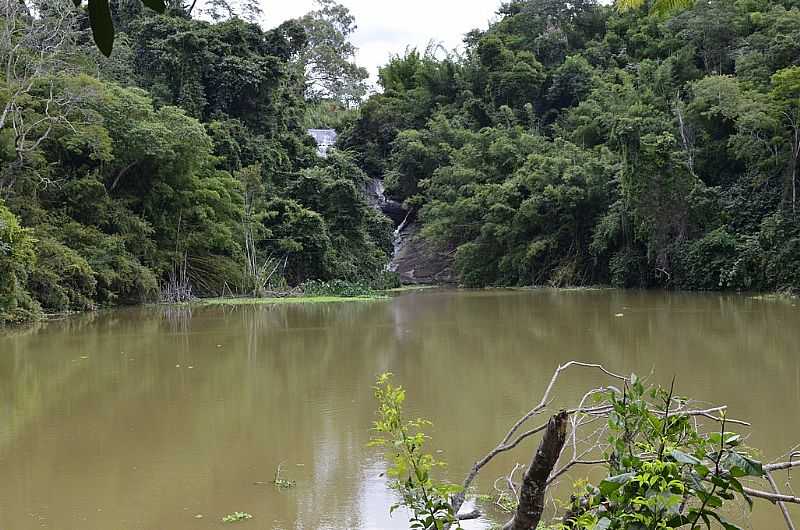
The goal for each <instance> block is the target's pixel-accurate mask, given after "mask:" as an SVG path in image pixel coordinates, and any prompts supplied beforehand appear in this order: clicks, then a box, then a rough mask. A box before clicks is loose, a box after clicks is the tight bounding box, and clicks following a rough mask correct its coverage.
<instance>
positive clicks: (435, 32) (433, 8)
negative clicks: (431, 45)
mask: <svg viewBox="0 0 800 530" xmlns="http://www.w3.org/2000/svg"><path fill="white" fill-rule="evenodd" d="M339 1H340V2H341V3H342V4H343V5H345V6H346V7H347V8H348V9H350V12H351V13H352V14H353V16H355V19H356V24H357V25H358V30H357V31H356V32H355V33H354V34H353V39H352V40H353V43H354V44H355V45H356V46H357V47H358V49H359V51H358V57H357V62H358V64H359V65H361V66H365V67H367V68H368V69H369V71H370V74H371V77H372V81H373V82H374V81H375V79H376V75H377V72H378V67H379V66H381V65H383V64H385V63H386V62H387V60H388V59H389V57H390V56H392V55H394V54H402V53H403V52H404V51H405V49H406V47H407V46H411V47H416V48H418V49H425V47H426V46H427V44H428V42H430V41H431V40H433V41H435V42H440V43H442V44H443V45H444V47H445V48H446V49H448V50H449V49H453V48H457V47H459V46H460V45H461V41H462V38H463V36H464V34H465V33H467V32H468V31H469V30H471V29H474V28H482V29H483V28H486V26H488V24H489V21H490V20H492V19H494V17H495V12H496V11H497V9H498V7H499V6H500V3H501V2H500V0H404V1H402V2H398V1H386V0H339ZM261 7H262V8H263V10H264V25H265V26H266V27H275V26H277V25H278V24H280V23H281V22H283V21H284V20H287V19H290V18H296V17H300V16H302V15H304V14H305V13H307V12H309V11H311V10H313V9H314V2H313V0H293V1H291V2H287V1H281V0H261Z"/></svg>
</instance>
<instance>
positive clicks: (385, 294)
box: [0, 284, 800, 331]
mask: <svg viewBox="0 0 800 530" xmlns="http://www.w3.org/2000/svg"><path fill="white" fill-rule="evenodd" d="M447 288H456V289H466V290H476V291H481V290H494V289H498V290H509V291H536V290H539V289H556V290H559V291H601V290H623V291H630V290H636V289H630V288H620V287H613V286H609V285H591V286H576V287H551V286H543V285H530V286H518V287H509V286H487V287H478V288H465V287H460V286H457V285H453V284H441V285H438V284H408V285H403V286H401V287H395V288H392V289H382V290H379V291H375V294H371V295H360V296H303V295H298V296H285V297H277V296H276V297H269V298H248V297H232V298H221V297H210V298H198V299H196V300H192V301H189V302H176V303H164V302H155V303H153V302H142V303H139V304H131V305H119V306H108V307H98V308H95V309H87V310H85V311H66V312H63V313H48V314H44V315H42V318H40V319H37V320H30V321H24V322H10V323H9V322H6V323H0V331H2V330H3V329H14V328H19V327H24V326H27V325H31V324H37V323H42V322H50V321H55V320H60V319H63V318H68V317H71V316H75V315H82V314H86V313H94V312H97V311H107V310H114V309H121V308H124V307H148V306H150V307H159V306H160V307H170V306H172V307H190V306H191V307H204V306H208V307H211V306H215V305H216V306H219V305H226V306H240V305H292V304H323V303H341V302H370V301H386V300H390V299H391V298H393V296H392V295H394V294H402V293H408V292H413V291H428V290H433V289H447ZM642 290H644V291H652V290H658V289H642ZM667 291H669V290H667ZM670 292H687V293H733V294H738V295H741V296H744V297H746V298H750V299H753V300H762V301H792V300H798V299H800V294H795V293H791V292H787V291H776V292H764V293H759V292H757V291H756V292H736V291H723V290H720V291H670Z"/></svg>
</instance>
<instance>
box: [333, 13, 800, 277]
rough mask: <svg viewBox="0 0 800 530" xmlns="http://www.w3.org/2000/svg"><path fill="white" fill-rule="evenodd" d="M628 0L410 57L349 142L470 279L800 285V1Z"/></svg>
mask: <svg viewBox="0 0 800 530" xmlns="http://www.w3.org/2000/svg"><path fill="white" fill-rule="evenodd" d="M619 7H620V6H603V5H598V4H597V3H596V2H592V1H587V0H578V1H575V2H570V3H565V2H560V1H555V0H512V1H510V2H506V3H504V4H503V6H502V8H501V9H500V11H499V14H498V20H497V21H496V22H495V23H493V24H492V25H491V26H490V27H489V28H488V29H487V30H486V31H477V30H476V31H472V32H470V33H468V34H467V35H466V38H465V44H466V49H465V51H464V52H463V54H460V55H452V54H451V55H448V54H444V53H442V52H441V51H440V50H436V49H434V48H431V49H430V50H428V51H427V52H425V53H420V52H418V51H409V52H408V53H406V54H405V55H404V56H402V57H396V58H394V59H393V60H391V61H390V62H389V64H387V65H386V66H385V67H384V68H383V69H382V70H381V71H380V83H381V85H382V87H383V93H381V94H377V95H374V96H372V97H371V98H370V99H369V100H368V101H366V102H365V103H364V104H363V105H362V106H361V111H360V116H359V118H358V119H357V120H355V122H354V123H353V126H352V128H351V129H349V130H348V131H346V132H345V134H344V135H343V138H342V143H343V147H345V148H347V149H350V150H351V151H352V152H354V153H355V155H356V158H357V160H358V162H359V164H360V165H361V167H362V168H363V169H364V171H365V172H366V173H367V174H369V175H371V176H383V177H385V182H386V189H387V193H388V194H389V195H390V196H391V197H392V198H394V199H397V200H401V201H405V204H406V206H407V207H408V208H410V209H411V210H412V211H414V212H416V214H417V216H418V219H419V222H420V223H421V230H422V234H423V236H424V237H425V238H427V239H428V240H429V241H431V242H433V243H434V244H436V245H437V246H438V248H439V249H440V251H441V252H442V253H445V254H449V255H452V256H454V268H455V272H456V274H457V278H458V279H459V281H460V282H461V283H463V284H465V285H467V286H487V285H511V286H513V285H541V284H553V285H562V286H563V285H588V284H611V285H615V286H624V287H666V288H677V289H740V290H782V289H797V288H798V287H800V230H799V229H800V224H798V218H797V209H798V208H800V205H798V204H797V203H798V201H799V200H800V197H798V195H797V172H798V157H799V155H800V3H798V2H797V1H796V0H785V1H781V0H710V1H704V2H697V3H695V4H694V5H693V6H692V7H689V8H688V9H685V10H683V11H681V12H677V13H676V12H672V13H669V14H667V15H666V16H664V15H663V14H654V13H653V11H654V10H653V9H651V6H650V5H644V6H642V7H641V8H638V9H629V10H620V9H619ZM656 11H657V10H656Z"/></svg>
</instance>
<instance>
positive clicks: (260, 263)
mask: <svg viewBox="0 0 800 530" xmlns="http://www.w3.org/2000/svg"><path fill="white" fill-rule="evenodd" d="M250 4H253V5H255V6H256V7H257V5H258V2H250ZM206 5H208V6H210V7H209V8H208V9H209V12H206V13H203V14H202V16H195V15H198V14H197V13H194V14H193V15H192V14H190V10H191V8H192V6H194V4H193V3H189V2H187V3H181V2H179V1H178V2H171V3H170V6H169V9H167V11H166V12H165V14H163V15H160V14H156V13H155V12H152V11H150V10H148V9H146V8H144V7H143V6H142V5H141V4H140V2H138V0H136V1H127V0H119V1H117V2H111V7H112V12H113V14H114V26H115V29H116V39H115V40H116V42H115V44H114V52H113V54H112V55H111V57H110V58H109V59H106V58H105V57H103V56H102V55H101V54H100V53H99V52H98V51H97V50H96V49H95V47H94V45H93V43H92V37H91V32H90V31H89V23H88V17H87V16H86V15H85V14H84V13H83V11H82V10H79V9H75V7H74V6H73V5H72V2H71V1H70V0H55V1H51V0H47V1H41V2H29V3H28V4H27V5H26V4H24V3H18V2H4V3H3V6H4V7H3V10H4V12H3V19H2V21H0V45H1V46H2V50H0V55H2V59H3V61H2V64H3V68H2V74H0V110H2V112H3V114H2V117H0V120H2V123H0V129H1V131H0V165H1V168H0V201H1V202H0V321H19V320H26V319H30V318H36V317H37V316H38V315H40V314H42V313H43V312H46V313H52V312H63V311H69V310H83V309H89V308H94V307H98V306H108V305H114V304H123V303H138V302H142V301H153V300H157V299H159V297H160V298H162V299H167V300H176V299H185V298H187V297H189V296H210V295H220V294H230V293H235V294H240V293H246V294H259V293H260V292H262V291H264V290H265V289H282V288H285V287H287V286H294V285H297V284H299V283H301V282H304V281H306V280H309V279H322V280H325V279H333V278H343V279H349V280H360V281H372V280H379V279H380V276H381V275H382V274H383V270H384V267H385V264H386V262H387V260H388V254H389V253H390V251H391V230H392V227H391V222H390V221H388V220H387V219H385V218H384V217H383V216H382V215H380V214H379V213H378V212H376V211H374V210H373V209H371V208H369V207H368V206H367V204H366V202H365V198H364V194H363V187H364V183H365V179H366V177H365V175H364V173H363V172H362V171H360V170H359V169H358V167H356V166H355V165H354V164H353V163H352V161H351V160H350V159H349V158H348V157H347V156H346V154H344V153H338V154H335V155H333V156H331V157H328V158H327V159H321V158H319V157H318V156H317V155H316V145H315V144H314V141H313V139H312V138H311V137H310V136H308V135H307V134H306V127H307V123H306V122H307V121H309V120H310V122H311V123H316V122H317V119H316V118H315V116H319V115H326V116H327V115H331V113H332V112H333V111H332V110H330V109H337V108H340V107H341V108H346V107H347V105H348V103H351V102H352V101H353V100H354V99H358V98H360V97H361V95H362V94H363V93H364V91H365V87H364V79H365V78H366V76H367V74H366V71H364V69H362V68H359V67H357V66H355V65H354V64H353V63H352V55H353V51H354V50H353V49H352V45H351V44H349V42H348V41H347V35H348V33H349V32H350V31H352V29H353V27H354V26H353V23H354V21H353V19H352V16H350V14H349V12H347V10H346V9H344V8H343V7H342V6H340V5H338V4H335V3H334V2H331V1H323V2H320V3H319V6H318V7H319V9H318V10H316V11H314V12H312V13H310V14H309V15H307V16H306V17H303V18H301V19H298V20H292V21H288V22H285V23H283V24H282V25H280V26H279V27H277V28H274V29H271V30H263V29H262V28H261V27H260V26H259V25H257V24H255V23H253V22H250V21H248V20H247V18H248V17H247V16H245V15H246V13H247V9H246V8H247V4H245V5H243V6H241V11H242V12H243V13H244V15H242V13H239V12H236V11H234V10H235V9H236V8H238V7H240V6H239V5H238V4H233V5H232V4H229V3H227V2H224V1H223V0H218V1H216V2H207V3H206ZM252 7H253V6H250V8H252ZM251 11H252V9H251ZM250 18H252V17H250ZM204 19H211V20H204ZM334 114H335V113H334ZM345 114H346V112H345Z"/></svg>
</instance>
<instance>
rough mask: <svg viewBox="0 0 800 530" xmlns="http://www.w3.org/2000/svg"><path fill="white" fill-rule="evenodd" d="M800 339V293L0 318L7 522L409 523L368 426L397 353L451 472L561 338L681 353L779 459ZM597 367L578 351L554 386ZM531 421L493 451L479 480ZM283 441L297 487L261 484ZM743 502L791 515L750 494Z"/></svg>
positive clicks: (433, 294) (545, 295) (689, 381)
mask: <svg viewBox="0 0 800 530" xmlns="http://www.w3.org/2000/svg"><path fill="white" fill-rule="evenodd" d="M618 313H622V314H623V316H615V315H617V314H618ZM799 350H800V308H798V307H795V305H794V304H793V303H792V302H785V301H769V300H760V299H753V298H749V297H747V296H743V295H720V294H682V293H663V292H640V291H614V290H597V291H555V290H532V291H511V290H489V291H455V290H428V291H418V292H409V293H404V294H400V295H398V296H396V297H394V298H393V299H391V300H388V301H372V302H352V303H338V304H321V305H315V304H308V305H282V306H258V307H252V306H251V307H227V308H224V307H202V308H192V309H188V308H184V309H175V308H163V307H155V308H139V309H130V310H119V311H109V312H100V313H96V314H90V315H82V316H77V317H74V318H68V319H65V320H62V321H57V322H51V323H47V324H43V325H38V326H34V327H32V328H26V329H21V330H12V331H6V332H3V333H2V335H0V477H1V480H0V528H2V529H3V530H6V529H8V530H26V529H40V528H52V529H57V530H138V529H141V530H189V529H191V530H195V529H197V530H203V529H217V528H226V527H228V526H229V525H224V524H223V523H221V522H220V518H221V517H222V516H223V515H225V514H227V513H231V512H234V511H245V512H249V513H251V514H253V515H254V519H252V520H251V521H247V522H242V523H238V524H237V525H235V527H237V528H239V527H241V528H243V529H247V528H251V529H253V530H255V529H258V530H267V529H327V528H331V529H334V528H336V529H338V528H354V529H379V528H392V529H393V528H407V524H406V520H405V519H404V518H403V516H402V514H397V513H396V514H395V516H394V517H393V518H390V517H389V516H388V506H389V505H390V504H391V503H392V495H391V493H390V492H389V491H388V490H387V489H386V487H385V483H384V480H383V479H382V478H381V477H380V474H381V472H382V471H383V469H384V463H383V461H382V460H381V457H380V455H379V454H378V453H377V452H376V450H374V449H369V448H366V447H365V446H366V444H367V442H368V440H369V437H370V433H369V428H370V426H371V422H372V420H373V419H374V417H373V411H374V403H373V399H372V395H371V388H370V387H371V385H372V383H373V382H374V380H375V377H376V376H377V375H378V374H379V373H381V372H384V371H387V370H389V371H392V372H394V374H395V379H396V381H397V382H399V383H401V384H403V385H404V386H405V387H406V388H407V390H408V399H407V401H408V407H409V409H410V410H409V415H422V416H426V417H428V418H430V419H432V420H433V421H434V424H435V425H434V428H433V429H432V431H431V434H432V436H433V440H432V442H431V449H434V450H435V449H438V450H440V451H441V453H440V454H439V456H440V457H441V458H442V459H444V460H447V461H448V462H449V468H448V473H449V475H450V477H451V478H452V479H453V480H455V481H460V480H461V478H462V477H463V474H464V473H465V471H466V470H467V469H468V467H469V466H470V464H471V463H472V462H474V460H475V459H476V458H478V457H480V456H482V455H483V454H484V453H485V451H486V450H487V449H490V448H491V447H493V446H494V445H495V444H496V443H497V441H498V439H499V438H500V437H501V436H502V434H504V433H505V432H506V430H507V428H508V426H509V425H510V423H512V422H513V420H514V419H516V418H517V417H518V416H519V415H521V414H522V413H524V412H525V411H527V410H528V409H529V408H530V407H531V405H532V404H534V403H535V402H537V401H538V400H539V399H540V396H541V392H542V391H543V389H544V386H545V384H546V382H547V381H548V380H549V378H550V376H551V374H552V371H553V369H554V368H555V367H556V366H557V365H558V363H561V362H565V361H567V360H569V359H580V360H584V361H592V362H601V363H603V364H605V365H606V366H607V367H608V368H609V369H612V370H616V371H619V372H632V371H636V372H637V373H640V374H648V373H650V372H651V370H655V371H656V372H655V373H656V379H657V380H658V381H662V382H665V383H668V382H669V380H670V379H671V378H672V376H673V374H676V375H677V382H676V387H677V392H678V394H681V395H691V396H693V397H696V398H698V399H705V400H711V401H715V402H725V403H727V404H729V405H730V414H731V415H732V416H735V417H738V418H743V419H749V420H751V421H752V422H753V423H754V427H753V429H752V431H751V435H750V438H749V440H748V443H750V444H751V445H753V446H756V447H759V448H761V449H763V450H764V459H765V460H771V459H772V458H774V457H778V456H780V455H781V454H782V453H784V452H785V451H787V450H788V449H789V448H790V447H791V446H792V445H794V444H795V443H797V442H800V412H798V410H800V407H798V405H800V355H798V353H799ZM600 382H602V380H601V379H600V378H598V377H596V376H595V375H593V374H591V373H589V372H574V373H572V374H571V375H570V376H569V377H567V378H565V379H564V380H563V385H562V386H561V387H560V388H561V391H560V392H559V395H560V396H566V397H569V396H571V395H574V394H575V393H577V392H581V393H582V392H583V391H584V390H586V389H587V388H589V385H592V384H597V383H600ZM535 443H537V442H531V443H530V444H528V445H525V446H523V447H521V449H520V451H519V452H518V453H516V454H515V455H513V456H512V457H510V458H506V459H503V460H502V461H498V462H496V463H495V464H494V465H492V466H489V467H487V468H486V469H485V470H484V471H483V472H482V474H483V481H482V482H481V483H480V486H481V489H482V490H483V491H490V490H491V483H492V482H493V479H494V478H495V477H497V476H499V475H501V474H503V473H504V472H507V471H508V469H509V468H510V467H511V465H512V464H513V462H514V461H520V462H526V463H527V462H528V461H529V459H530V456H531V455H532V452H533V450H534V449H535ZM281 463H282V476H283V477H284V478H286V479H290V480H294V481H296V487H294V488H292V489H288V490H278V489H276V488H274V487H273V486H271V485H269V482H270V481H271V480H272V479H273V478H274V473H275V470H276V468H277V467H278V465H279V464H281ZM580 477H581V472H576V473H574V474H573V478H575V479H577V478H580ZM777 478H778V482H779V483H781V484H783V483H784V482H785V480H786V475H785V473H784V474H782V475H780V476H779V477H777ZM797 482H798V481H797V480H795V485H796V489H800V488H798V487H797ZM265 483H266V484H265ZM794 513H795V515H796V517H797V518H800V512H799V511H797V510H795V511H794ZM198 515H202V516H203V517H202V518H199V517H197V516H198ZM499 519H502V516H500V517H499ZM751 522H752V527H754V528H757V529H772V528H780V527H781V526H782V519H781V518H780V515H779V513H778V511H777V509H776V508H774V507H772V506H771V505H768V504H765V503H758V502H757V505H756V510H755V512H754V513H753V515H752V518H751ZM482 524H483V525H484V526H485V524H484V523H481V522H478V523H477V524H473V528H474V527H475V526H478V527H480V526H481V525H482Z"/></svg>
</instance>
